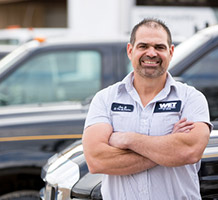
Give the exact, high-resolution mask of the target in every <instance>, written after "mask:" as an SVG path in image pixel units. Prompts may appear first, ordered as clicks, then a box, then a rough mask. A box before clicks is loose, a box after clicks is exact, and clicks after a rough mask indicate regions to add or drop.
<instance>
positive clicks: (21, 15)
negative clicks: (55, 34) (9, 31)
mask: <svg viewBox="0 0 218 200" xmlns="http://www.w3.org/2000/svg"><path fill="white" fill-rule="evenodd" d="M66 10H67V9H66V0H61V1H54V2H51V1H48V0H47V1H37V0H35V1H24V2H13V3H5V4H0V28H6V27H8V26H12V25H19V26H20V27H23V28H26V27H66V26H67V12H66Z"/></svg>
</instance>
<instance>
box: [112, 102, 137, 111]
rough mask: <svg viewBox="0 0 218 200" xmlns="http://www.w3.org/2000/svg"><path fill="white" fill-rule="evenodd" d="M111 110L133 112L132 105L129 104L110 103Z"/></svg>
mask: <svg viewBox="0 0 218 200" xmlns="http://www.w3.org/2000/svg"><path fill="white" fill-rule="evenodd" d="M111 110H112V111H114V112H133V110H134V106H133V105H130V104H121V103H112V105H111Z"/></svg>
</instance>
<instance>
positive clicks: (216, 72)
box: [181, 48, 218, 120]
mask: <svg viewBox="0 0 218 200" xmlns="http://www.w3.org/2000/svg"><path fill="white" fill-rule="evenodd" d="M217 63H218V48H215V49H213V50H212V51H210V52H209V53H207V54H206V55H205V56H203V57H201V59H199V60H198V61H197V62H195V63H194V64H193V65H192V66H191V67H189V68H188V69H187V70H186V71H185V72H184V73H183V74H182V75H181V77H182V79H183V81H184V82H186V83H188V84H190V85H193V86H195V87H196V88H197V89H199V90H200V91H202V92H203V93H204V94H205V96H206V98H207V100H208V103H209V108H210V115H211V120H218V101H217V99H218V66H217Z"/></svg>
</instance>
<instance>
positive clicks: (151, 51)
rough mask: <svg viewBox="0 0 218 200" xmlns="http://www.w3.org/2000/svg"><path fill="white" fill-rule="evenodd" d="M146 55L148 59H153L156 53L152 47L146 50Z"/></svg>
mask: <svg viewBox="0 0 218 200" xmlns="http://www.w3.org/2000/svg"><path fill="white" fill-rule="evenodd" d="M146 55H147V56H148V57H150V58H153V57H156V56H157V52H156V50H155V48H154V47H152V46H150V47H149V48H148V49H147V52H146Z"/></svg>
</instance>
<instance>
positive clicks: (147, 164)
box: [83, 19, 211, 200]
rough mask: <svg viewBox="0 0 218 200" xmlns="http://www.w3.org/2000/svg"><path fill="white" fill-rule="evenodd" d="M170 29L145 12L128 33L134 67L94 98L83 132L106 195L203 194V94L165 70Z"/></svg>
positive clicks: (176, 197) (122, 198) (125, 199)
mask: <svg viewBox="0 0 218 200" xmlns="http://www.w3.org/2000/svg"><path fill="white" fill-rule="evenodd" d="M173 51H174V46H173V45H172V40H171V34H170V31H169V29H168V28H167V27H166V25H165V24H164V23H163V22H161V21H160V20H154V19H145V20H143V21H142V22H140V23H139V24H137V25H136V26H135V27H134V28H133V31H132V33H131V38H130V43H129V44H128V45H127V54H128V57H129V59H130V60H131V62H132V66H133V68H134V71H133V72H132V73H130V74H129V75H127V77H126V78H125V79H124V80H123V81H122V82H118V83H116V84H114V85H112V86H110V87H108V88H106V89H103V90H102V91H100V92H98V93H97V94H96V96H95V97H94V98H93V101H92V103H91V105H90V109H89V113H88V115H87V119H86V123H85V130H84V134H83V146H84V154H85V157H86V160H87V164H88V167H89V170H90V172H91V173H103V174H105V175H104V178H103V181H102V196H103V199H104V200H107V199H108V200H145V199H149V200H160V199H161V200H180V199H190V200H195V199H201V197H200V191H199V181H198V174H197V173H198V170H199V168H200V161H199V160H200V159H201V156H202V154H203V151H204V149H205V147H206V145H207V143H208V139H209V134H210V128H211V124H210V122H209V113H208V106H207V102H206V99H205V97H204V96H203V95H202V94H201V93H200V92H199V91H197V90H196V89H194V88H193V87H190V86H187V85H185V84H182V83H179V82H176V81H175V80H174V79H173V78H172V77H171V75H170V74H169V73H168V72H167V68H168V65H169V63H170V60H171V58H172V56H173Z"/></svg>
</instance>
